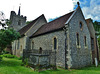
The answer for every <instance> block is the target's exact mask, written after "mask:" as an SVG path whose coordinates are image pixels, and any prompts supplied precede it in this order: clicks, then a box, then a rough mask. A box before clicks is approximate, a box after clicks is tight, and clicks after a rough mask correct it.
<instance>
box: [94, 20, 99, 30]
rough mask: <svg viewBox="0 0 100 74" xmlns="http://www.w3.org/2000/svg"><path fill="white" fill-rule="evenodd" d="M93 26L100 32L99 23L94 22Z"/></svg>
mask: <svg viewBox="0 0 100 74" xmlns="http://www.w3.org/2000/svg"><path fill="white" fill-rule="evenodd" d="M93 26H94V29H95V31H98V32H100V24H99V22H97V21H95V22H93Z"/></svg>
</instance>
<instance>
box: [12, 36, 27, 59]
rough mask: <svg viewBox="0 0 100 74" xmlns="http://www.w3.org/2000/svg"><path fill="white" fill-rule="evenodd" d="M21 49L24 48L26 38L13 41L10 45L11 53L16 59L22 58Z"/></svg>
mask: <svg viewBox="0 0 100 74" xmlns="http://www.w3.org/2000/svg"><path fill="white" fill-rule="evenodd" d="M23 49H27V48H26V37H25V36H24V37H22V38H20V39H19V40H15V41H14V42H13V43H12V53H13V55H16V56H18V57H20V56H23Z"/></svg>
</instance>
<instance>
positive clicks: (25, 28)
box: [18, 14, 44, 35]
mask: <svg viewBox="0 0 100 74" xmlns="http://www.w3.org/2000/svg"><path fill="white" fill-rule="evenodd" d="M42 16H44V15H43V14H42V15H41V16H39V17H38V18H36V19H35V20H33V21H32V22H31V23H29V24H28V25H26V26H24V27H23V28H22V29H20V30H19V31H18V32H19V33H20V35H24V34H25V33H26V32H27V31H28V30H29V29H30V28H31V27H32V26H33V25H34V24H35V22H36V21H38V19H39V18H41V17H42Z"/></svg>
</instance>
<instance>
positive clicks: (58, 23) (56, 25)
mask: <svg viewBox="0 0 100 74" xmlns="http://www.w3.org/2000/svg"><path fill="white" fill-rule="evenodd" d="M73 12H74V11H72V12H70V13H68V14H66V15H64V16H62V17H59V18H57V19H55V20H53V21H51V22H49V23H47V24H44V25H43V26H42V27H40V29H39V30H38V31H37V32H36V33H34V34H33V35H32V36H31V37H34V36H38V35H41V34H44V33H48V32H51V31H55V30H58V29H61V28H63V27H64V25H65V23H66V22H67V20H68V19H69V17H70V16H71V15H72V14H73Z"/></svg>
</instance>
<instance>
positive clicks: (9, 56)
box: [3, 54, 17, 58]
mask: <svg viewBox="0 0 100 74" xmlns="http://www.w3.org/2000/svg"><path fill="white" fill-rule="evenodd" d="M3 57H6V58H17V57H16V56H15V55H11V54H4V55H3Z"/></svg>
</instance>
